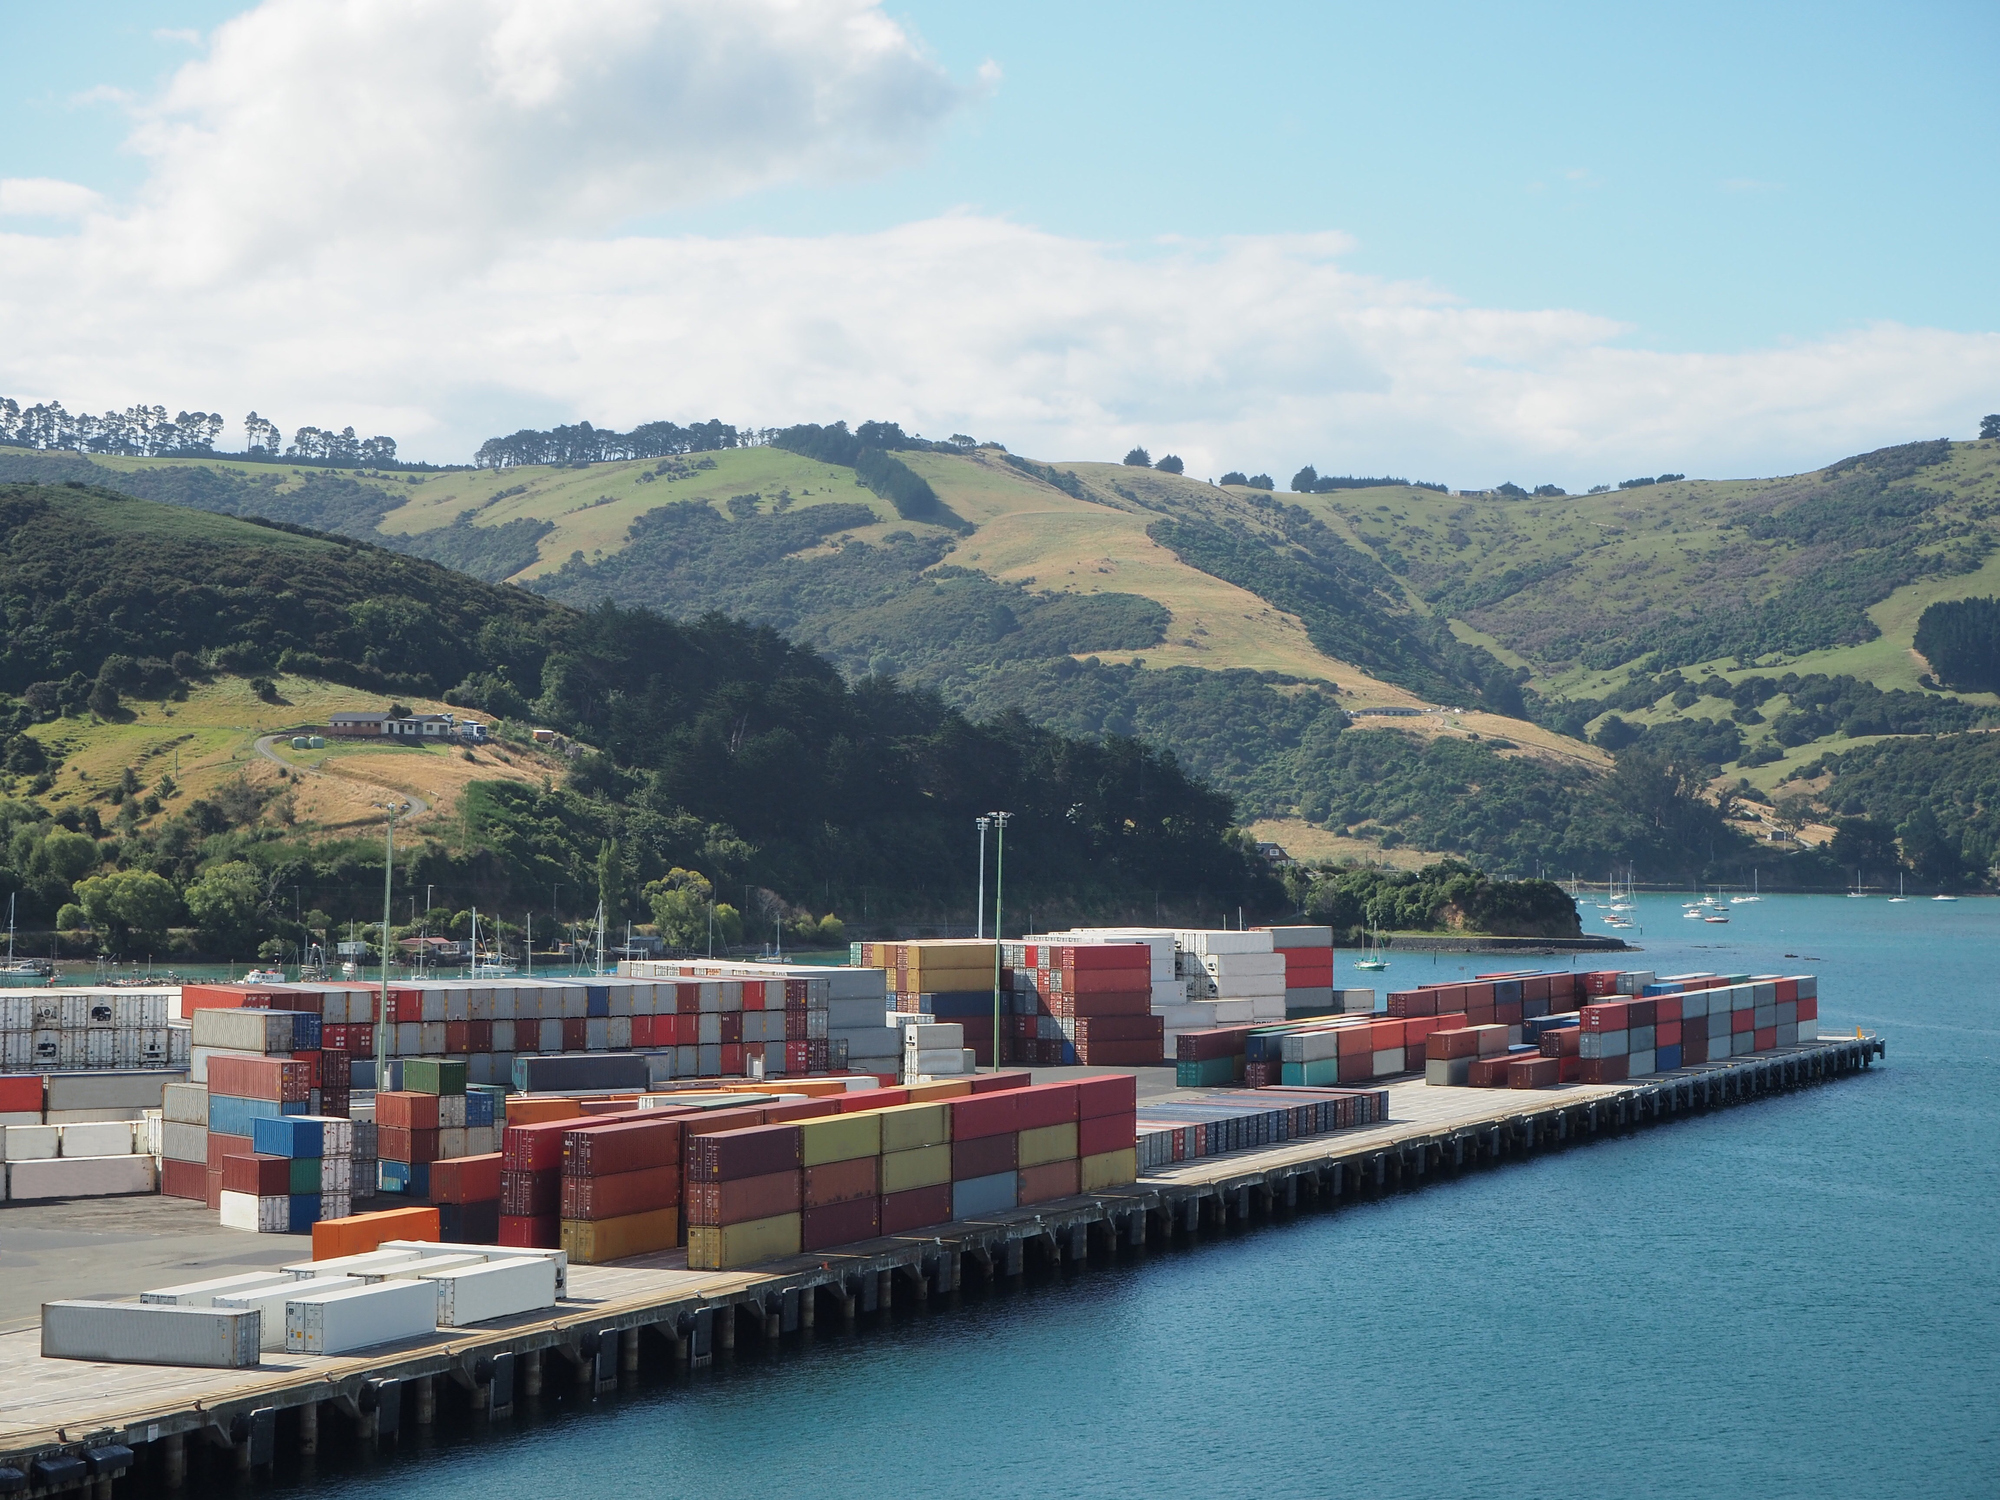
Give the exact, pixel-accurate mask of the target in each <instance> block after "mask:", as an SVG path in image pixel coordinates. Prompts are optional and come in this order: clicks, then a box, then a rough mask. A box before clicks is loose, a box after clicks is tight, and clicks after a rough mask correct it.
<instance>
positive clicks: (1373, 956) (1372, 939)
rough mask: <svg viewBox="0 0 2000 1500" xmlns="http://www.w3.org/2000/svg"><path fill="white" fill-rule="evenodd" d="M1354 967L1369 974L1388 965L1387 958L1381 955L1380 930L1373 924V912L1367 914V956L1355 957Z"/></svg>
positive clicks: (1379, 970)
mask: <svg viewBox="0 0 2000 1500" xmlns="http://www.w3.org/2000/svg"><path fill="white" fill-rule="evenodd" d="M1354 967H1355V968H1357V969H1363V970H1366V971H1367V972H1368V973H1370V974H1380V973H1382V972H1383V971H1384V970H1385V969H1387V968H1388V967H1389V960H1388V959H1386V958H1384V957H1383V956H1382V932H1381V929H1380V928H1378V927H1376V926H1375V913H1373V912H1370V913H1369V914H1368V956H1367V957H1366V958H1357V959H1356V960H1355V961H1354Z"/></svg>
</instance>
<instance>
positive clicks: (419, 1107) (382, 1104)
mask: <svg viewBox="0 0 2000 1500" xmlns="http://www.w3.org/2000/svg"><path fill="white" fill-rule="evenodd" d="M375 1123H376V1124H377V1125H380V1126H381V1127H382V1128H383V1129H384V1130H390V1129H394V1130H436V1129H437V1128H438V1096H437V1095H436V1094H412V1093H402V1092H398V1093H387V1092H384V1093H378V1094H377V1095H376V1096H375ZM384 1154H385V1155H386V1154H387V1153H384ZM393 1159H394V1160H396V1161H408V1160H409V1158H408V1157H406V1156H398V1157H395V1158H393Z"/></svg>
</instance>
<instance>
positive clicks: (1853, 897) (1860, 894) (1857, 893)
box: [1847, 870, 1868, 901]
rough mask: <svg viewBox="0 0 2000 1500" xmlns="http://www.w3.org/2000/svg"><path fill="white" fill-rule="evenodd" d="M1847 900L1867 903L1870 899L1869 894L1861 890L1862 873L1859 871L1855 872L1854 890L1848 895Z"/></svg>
mask: <svg viewBox="0 0 2000 1500" xmlns="http://www.w3.org/2000/svg"><path fill="white" fill-rule="evenodd" d="M1847 899H1848V900H1850V901H1866V900H1867V899H1868V893H1867V892H1866V891H1864V890H1862V889H1861V872H1860V871H1859V870H1856V871H1855V872H1854V889H1853V890H1851V891H1849V892H1848V893H1847Z"/></svg>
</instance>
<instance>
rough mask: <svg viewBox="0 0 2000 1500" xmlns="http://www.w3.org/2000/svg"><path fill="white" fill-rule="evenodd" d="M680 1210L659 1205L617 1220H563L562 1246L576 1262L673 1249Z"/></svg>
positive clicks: (677, 1239) (597, 1262) (595, 1262)
mask: <svg viewBox="0 0 2000 1500" xmlns="http://www.w3.org/2000/svg"><path fill="white" fill-rule="evenodd" d="M680 1239H681V1211H680V1210H679V1209H678V1208H656V1209H652V1210H650V1211H649V1212H646V1213H643V1214H626V1215H624V1216H623V1217H621V1218H616V1219H564V1220H563V1221H562V1248H563V1253H564V1254H566V1255H568V1256H569V1258H570V1261H571V1262H572V1263H573V1264H576V1265H584V1266H595V1265H602V1264H603V1263H604V1262H605V1261H607V1260H624V1259H625V1258H626V1257H627V1256H631V1255H650V1254H651V1253H652V1252H653V1251H655V1250H671V1249H673V1248H674V1246H676V1245H678V1244H679V1243H680Z"/></svg>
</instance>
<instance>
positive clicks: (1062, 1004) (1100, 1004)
mask: <svg viewBox="0 0 2000 1500" xmlns="http://www.w3.org/2000/svg"><path fill="white" fill-rule="evenodd" d="M1042 1006H1043V1009H1045V1010H1046V1011H1047V1012H1048V1013H1049V1014H1050V1015H1052V1016H1062V1017H1064V1018H1065V1019H1068V1018H1070V1017H1076V1018H1078V1019H1082V1018H1084V1017H1088V1016H1143V1015H1147V1014H1149V1013H1150V1012H1151V1010H1152V1006H1153V992H1152V991H1151V990H1121V991H1117V992H1115V993H1113V992H1106V993H1104V994H1099V995H1066V994H1061V993H1057V994H1054V995H1050V996H1049V997H1048V998H1047V999H1045V1000H1044V1001H1043V1002H1042Z"/></svg>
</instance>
